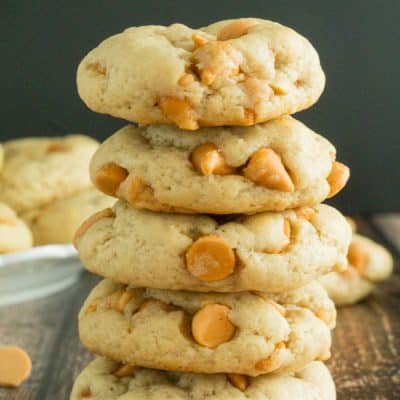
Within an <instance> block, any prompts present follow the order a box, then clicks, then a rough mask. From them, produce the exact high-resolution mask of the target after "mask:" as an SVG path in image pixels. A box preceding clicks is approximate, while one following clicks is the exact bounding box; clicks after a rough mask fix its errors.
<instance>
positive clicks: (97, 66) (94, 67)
mask: <svg viewBox="0 0 400 400" xmlns="http://www.w3.org/2000/svg"><path fill="white" fill-rule="evenodd" d="M88 67H89V69H92V70H93V71H96V72H97V73H99V74H100V75H105V74H106V72H107V70H106V67H105V66H104V65H103V64H101V63H99V62H95V63H93V64H90V65H89V66H88Z"/></svg>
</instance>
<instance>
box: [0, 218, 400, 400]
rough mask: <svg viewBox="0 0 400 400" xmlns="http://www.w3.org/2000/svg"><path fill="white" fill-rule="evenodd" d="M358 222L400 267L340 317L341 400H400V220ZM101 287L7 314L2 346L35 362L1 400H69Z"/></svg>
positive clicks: (337, 367) (2, 314) (84, 283)
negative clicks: (81, 326) (85, 325)
mask: <svg viewBox="0 0 400 400" xmlns="http://www.w3.org/2000/svg"><path fill="white" fill-rule="evenodd" d="M358 222H359V228H360V231H361V232H364V233H366V234H367V235H369V236H371V237H373V238H374V239H375V240H377V241H378V242H381V243H383V244H384V245H386V246H387V247H388V248H389V249H390V250H391V252H392V254H393V255H394V257H395V259H396V264H397V265H396V269H395V273H394V275H393V277H392V278H391V280H390V281H388V282H386V283H384V284H382V285H381V286H380V287H379V289H378V290H377V292H376V293H375V294H374V295H373V296H371V297H370V298H369V299H368V300H367V301H365V302H364V303H362V304H359V305H357V306H353V307H347V308H342V309H341V310H340V311H339V315H338V323H337V328H336V330H335V331H334V344H333V351H332V354H333V356H332V359H331V360H330V361H329V366H330V368H331V371H332V373H333V376H334V379H335V382H336V385H337V390H338V399H339V400H342V399H346V400H350V399H351V400H356V399H360V400H361V399H362V400H366V399H376V400H384V399H393V400H394V399H400V271H399V265H398V262H399V259H400V253H399V250H400V215H381V216H374V217H365V218H359V221H358ZM98 279H99V278H97V277H94V276H91V275H89V274H87V273H84V274H82V277H81V279H80V281H79V283H78V284H77V285H75V286H74V287H72V288H70V289H68V290H65V291H63V292H60V293H59V294H56V295H53V296H50V297H47V298H45V299H41V300H37V301H33V302H31V303H29V302H28V303H23V304H20V305H15V306H8V307H3V308H0V343H2V344H17V345H19V346H21V347H23V348H24V349H26V350H27V351H28V352H29V354H30V355H31V357H32V359H33V373H32V376H31V378H30V379H29V381H27V382H26V383H25V384H23V385H22V386H21V387H20V388H18V389H0V400H14V399H18V400H28V399H31V400H33V399H35V400H65V399H68V398H69V393H70V390H71V386H72V383H73V380H74V377H75V376H76V375H77V374H78V373H79V371H81V370H82V369H83V368H84V367H85V366H86V364H87V363H88V362H89V360H90V359H91V358H92V355H91V354H89V353H88V352H87V351H85V350H84V349H83V348H82V346H81V345H80V343H79V339H78V332H77V314H78V311H79V308H80V307H81V305H82V303H83V301H84V299H85V298H86V296H87V294H88V293H89V291H90V289H91V288H92V287H93V286H94V285H95V283H96V282H97V281H98ZM293 400H296V399H293Z"/></svg>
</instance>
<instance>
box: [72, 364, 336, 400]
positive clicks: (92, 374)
mask: <svg viewBox="0 0 400 400" xmlns="http://www.w3.org/2000/svg"><path fill="white" fill-rule="evenodd" d="M119 365H120V364H119V363H117V362H115V361H112V360H109V359H107V358H103V357H99V358H97V359H95V360H94V361H92V362H91V363H90V364H89V365H88V366H87V367H86V368H85V369H84V370H83V371H82V372H81V373H80V375H79V376H78V377H77V379H76V381H75V383H74V386H73V388H72V394H71V400H82V397H84V396H83V393H85V394H86V393H88V395H87V396H86V398H91V400H105V399H107V400H108V399H112V400H126V399H135V400H149V399H150V398H151V400H167V399H174V400H175V399H179V400H206V399H213V400H250V399H257V400H300V399H301V400H305V399H307V400H310V399H313V400H316V399H318V400H335V399H336V391H335V385H334V382H333V380H332V377H331V375H330V373H329V370H328V368H327V367H326V366H325V365H324V364H323V363H322V362H317V361H313V362H311V363H309V364H308V365H307V366H306V367H305V368H302V369H300V370H298V371H296V373H295V374H292V373H288V372H282V373H280V374H279V375H275V374H272V375H271V374H266V375H262V376H259V377H258V378H257V379H255V380H254V384H253V382H252V383H251V384H250V385H248V386H247V388H246V389H244V390H243V387H244V386H243V385H240V384H239V385H238V386H235V384H234V383H233V382H232V380H231V379H230V378H229V377H230V376H233V377H234V378H233V379H234V380H235V382H237V383H238V382H243V381H247V380H248V378H247V377H246V376H243V375H233V374H229V375H228V376H226V375H225V374H210V373H205V374H188V373H184V372H169V371H163V370H157V369H148V368H140V367H138V368H136V370H135V372H134V374H133V375H131V376H127V377H125V378H124V380H123V382H122V381H121V380H119V379H115V376H114V374H113V372H114V371H115V369H116V368H118V367H119ZM236 377H239V379H240V380H238V378H236ZM90 389H91V390H90ZM110 396H111V397H110ZM84 398H85V397H84Z"/></svg>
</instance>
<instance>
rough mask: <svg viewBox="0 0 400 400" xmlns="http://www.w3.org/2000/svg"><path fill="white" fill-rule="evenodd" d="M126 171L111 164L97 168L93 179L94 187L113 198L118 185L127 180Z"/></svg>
mask: <svg viewBox="0 0 400 400" xmlns="http://www.w3.org/2000/svg"><path fill="white" fill-rule="evenodd" d="M127 176H128V171H127V170H126V169H125V168H123V167H121V166H119V165H117V164H115V163H113V162H110V163H107V164H105V165H103V166H102V167H101V168H99V169H98V170H97V171H96V173H95V175H94V177H93V183H94V185H95V186H96V187H97V188H98V189H100V190H101V191H102V192H104V193H105V194H108V195H109V196H114V195H115V194H116V193H117V190H118V188H119V185H120V184H121V183H122V182H123V181H124V180H125V179H126V178H127Z"/></svg>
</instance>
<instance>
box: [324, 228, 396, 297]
mask: <svg viewBox="0 0 400 400" xmlns="http://www.w3.org/2000/svg"><path fill="white" fill-rule="evenodd" d="M348 261H349V268H348V269H347V270H345V271H342V272H332V273H330V274H328V275H325V276H323V277H321V278H320V282H321V283H322V285H323V286H324V287H325V288H326V290H327V291H328V294H329V296H330V297H331V298H332V300H333V301H334V302H335V303H336V304H337V305H346V304H354V303H357V302H358V301H361V300H362V299H364V298H365V297H367V296H368V295H369V294H371V293H372V291H373V290H374V289H375V287H376V285H377V283H379V282H382V281H384V280H385V279H387V278H388V277H389V276H390V274H391V273H392V269H393V258H392V256H391V255H390V253H389V252H388V251H387V250H386V249H385V248H384V247H383V246H381V245H380V244H378V243H376V242H374V241H373V240H371V239H368V238H367V237H364V236H362V235H359V234H357V233H356V234H354V236H353V239H352V242H351V244H350V247H349V252H348Z"/></svg>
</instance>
